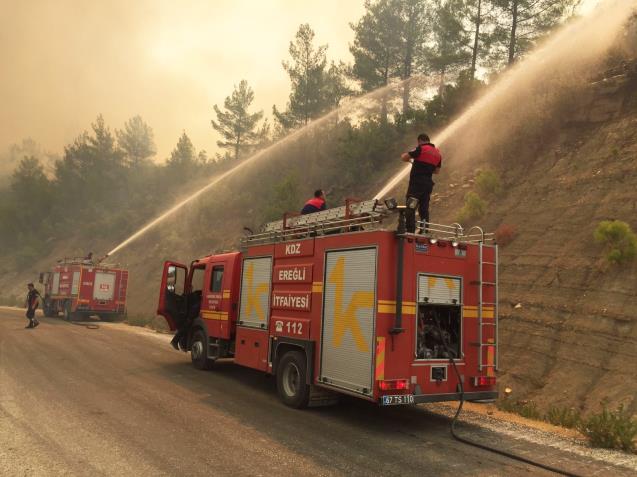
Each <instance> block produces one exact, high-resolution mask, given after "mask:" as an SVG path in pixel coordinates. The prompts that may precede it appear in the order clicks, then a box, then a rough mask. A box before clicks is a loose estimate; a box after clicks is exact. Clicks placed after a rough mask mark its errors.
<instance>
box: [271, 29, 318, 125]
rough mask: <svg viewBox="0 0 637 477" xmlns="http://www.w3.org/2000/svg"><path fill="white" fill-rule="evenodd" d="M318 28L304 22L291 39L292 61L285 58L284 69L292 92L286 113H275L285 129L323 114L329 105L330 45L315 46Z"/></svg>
mask: <svg viewBox="0 0 637 477" xmlns="http://www.w3.org/2000/svg"><path fill="white" fill-rule="evenodd" d="M314 36H315V34H314V31H313V30H312V28H310V25H309V24H307V23H305V24H302V25H301V26H300V27H299V29H298V31H297V32H296V35H295V37H294V41H291V42H290V48H289V52H290V57H291V61H284V62H283V68H284V69H285V71H286V72H287V73H288V75H289V77H290V82H291V86H292V91H291V92H290V99H289V101H288V104H287V108H286V111H285V112H281V111H278V110H277V108H276V106H274V107H273V109H272V112H273V114H274V117H275V118H276V120H277V121H278V122H279V124H280V125H281V126H282V127H283V128H284V129H290V128H294V127H297V126H304V125H306V124H307V123H308V122H309V121H310V120H311V119H315V118H317V117H319V116H320V115H321V114H322V113H323V112H325V110H326V109H327V107H328V105H327V104H326V97H328V95H327V92H326V91H325V88H326V74H325V68H326V66H327V57H326V54H325V52H326V50H327V45H321V46H318V47H315V46H314V44H313V42H314Z"/></svg>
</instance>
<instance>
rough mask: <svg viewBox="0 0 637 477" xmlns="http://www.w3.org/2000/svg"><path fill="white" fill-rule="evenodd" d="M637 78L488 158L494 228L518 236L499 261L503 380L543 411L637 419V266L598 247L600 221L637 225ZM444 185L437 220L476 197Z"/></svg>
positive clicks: (601, 88) (603, 86) (603, 90)
mask: <svg viewBox="0 0 637 477" xmlns="http://www.w3.org/2000/svg"><path fill="white" fill-rule="evenodd" d="M635 78H636V77H635V76H631V75H630V74H628V75H627V74H621V75H617V76H614V77H612V78H610V79H608V80H604V81H598V82H595V83H593V84H591V85H590V87H589V88H588V89H587V91H586V96H583V97H581V98H580V103H579V106H578V108H576V109H575V110H573V111H572V112H570V113H569V117H566V121H564V122H563V126H562V127H561V128H559V130H556V131H554V134H546V135H545V136H544V137H542V138H537V137H534V138H528V141H529V144H532V145H531V146H530V147H529V148H528V151H527V150H525V147H524V146H520V147H519V150H518V153H517V154H516V155H515V157H511V156H509V157H508V158H507V157H505V158H503V159H502V160H501V161H499V162H496V161H493V160H492V161H491V162H490V166H491V167H493V168H495V169H496V170H498V171H499V172H500V175H501V178H502V182H503V186H504V189H505V193H504V194H503V195H502V196H501V197H499V198H497V199H491V201H490V205H489V211H488V217H487V218H486V219H484V221H486V222H487V224H486V225H487V226H488V227H489V228H495V227H497V226H498V225H500V224H510V225H514V226H515V227H516V228H517V231H518V234H517V238H516V239H515V240H514V241H513V242H512V243H511V244H510V245H508V246H506V247H503V248H502V249H501V255H500V258H501V266H500V272H501V274H500V285H501V288H500V305H501V307H500V320H501V321H500V324H501V327H500V353H501V354H500V368H501V375H500V376H501V378H500V382H501V383H502V384H503V385H508V386H510V387H512V388H513V390H514V392H515V395H516V396H518V397H524V398H526V399H533V400H534V401H536V402H537V403H538V404H539V405H540V406H541V407H545V408H546V407H548V406H549V405H551V404H555V405H560V406H575V407H580V408H582V409H584V410H592V409H598V408H600V407H601V405H602V403H603V402H605V401H608V404H609V405H610V406H611V407H615V406H617V405H619V404H624V405H626V406H628V408H629V409H630V410H631V411H632V412H633V413H637V398H636V396H637V266H636V265H635V264H634V263H633V264H628V265H625V266H608V265H606V264H605V263H604V261H603V259H602V256H603V249H602V247H601V246H599V245H598V244H596V243H595V242H594V240H593V231H594V229H595V227H596V226H597V224H598V223H599V222H600V221H602V220H609V219H619V220H623V221H626V222H628V223H629V224H630V225H631V226H632V228H633V230H637V80H636V79H635ZM538 143H540V145H541V147H540V148H538V147H537V144H538ZM463 172H465V173H466V170H465V171H463ZM452 179H453V180H452ZM449 181H450V182H452V183H455V184H457V182H458V181H457V178H451V179H449ZM444 182H446V180H445V179H443V180H441V181H440V184H439V185H437V186H436V188H437V192H438V193H439V195H438V197H437V200H436V203H435V204H434V206H433V207H434V208H436V209H438V210H433V216H434V217H433V220H434V221H438V220H442V221H453V220H452V219H453V218H454V217H455V214H456V212H457V205H458V204H459V203H461V201H462V195H463V194H464V193H465V192H466V189H464V190H458V188H457V186H456V187H453V188H446V187H445V184H444ZM518 303H521V304H522V306H521V307H516V305H517V304H518Z"/></svg>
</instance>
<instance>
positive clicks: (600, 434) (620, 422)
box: [580, 406, 637, 452]
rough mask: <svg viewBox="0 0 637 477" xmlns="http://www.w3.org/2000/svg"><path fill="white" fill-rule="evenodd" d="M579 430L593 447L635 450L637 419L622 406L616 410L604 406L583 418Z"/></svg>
mask: <svg viewBox="0 0 637 477" xmlns="http://www.w3.org/2000/svg"><path fill="white" fill-rule="evenodd" d="M580 430H581V432H582V433H583V434H584V435H586V436H587V437H588V439H589V440H590V442H591V445H592V446H593V447H602V448H606V449H621V450H624V451H627V452H635V438H637V420H635V419H633V418H632V416H631V415H630V413H629V412H628V410H627V409H624V407H623V406H620V407H619V408H618V409H617V410H616V411H609V410H608V409H607V408H606V406H604V409H603V410H602V411H601V412H600V413H597V414H593V415H591V416H589V417H588V418H586V419H584V420H583V422H582V423H581V426H580Z"/></svg>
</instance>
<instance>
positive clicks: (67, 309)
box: [64, 301, 75, 321]
mask: <svg viewBox="0 0 637 477" xmlns="http://www.w3.org/2000/svg"><path fill="white" fill-rule="evenodd" d="M64 319H65V320H66V321H72V320H74V319H75V316H74V313H73V312H72V311H71V302H70V301H67V302H66V303H64Z"/></svg>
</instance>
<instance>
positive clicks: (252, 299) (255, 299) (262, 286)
mask: <svg viewBox="0 0 637 477" xmlns="http://www.w3.org/2000/svg"><path fill="white" fill-rule="evenodd" d="M245 279H246V290H247V292H248V299H247V306H246V316H248V317H249V316H251V315H252V312H253V311H254V313H255V314H256V315H257V318H258V319H259V320H260V321H265V311H264V310H263V307H262V306H261V299H260V298H261V295H263V294H265V293H267V292H268V284H267V283H257V284H256V285H254V264H253V263H251V264H250V265H248V268H247V269H246V271H245Z"/></svg>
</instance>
